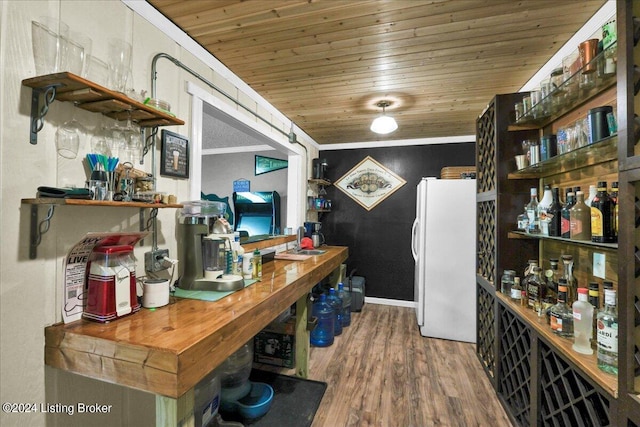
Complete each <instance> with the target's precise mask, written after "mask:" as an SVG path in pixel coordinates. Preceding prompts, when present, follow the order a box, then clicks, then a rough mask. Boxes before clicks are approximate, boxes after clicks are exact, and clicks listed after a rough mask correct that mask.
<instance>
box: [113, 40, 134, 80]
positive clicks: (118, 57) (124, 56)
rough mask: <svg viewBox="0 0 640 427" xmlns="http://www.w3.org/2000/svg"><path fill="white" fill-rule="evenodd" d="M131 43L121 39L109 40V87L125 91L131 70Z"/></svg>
mask: <svg viewBox="0 0 640 427" xmlns="http://www.w3.org/2000/svg"><path fill="white" fill-rule="evenodd" d="M131 51H132V48H131V44H130V43H128V42H126V41H124V40H122V39H110V40H109V72H110V73H109V87H110V88H111V89H112V90H115V91H117V92H125V90H126V87H127V77H128V76H129V72H130V70H131Z"/></svg>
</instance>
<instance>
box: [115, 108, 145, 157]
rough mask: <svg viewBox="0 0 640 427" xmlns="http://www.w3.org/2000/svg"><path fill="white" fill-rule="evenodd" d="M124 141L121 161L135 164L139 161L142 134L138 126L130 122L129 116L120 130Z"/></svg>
mask: <svg viewBox="0 0 640 427" xmlns="http://www.w3.org/2000/svg"><path fill="white" fill-rule="evenodd" d="M122 133H123V138H124V141H125V145H124V149H123V153H122V154H121V159H120V160H121V161H123V162H129V163H131V164H135V163H136V162H138V161H140V158H141V155H142V134H141V132H140V128H139V127H138V126H134V125H133V123H132V122H131V116H129V118H128V119H127V125H126V126H125V127H124V128H123V130H122Z"/></svg>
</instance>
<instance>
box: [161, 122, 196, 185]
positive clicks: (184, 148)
mask: <svg viewBox="0 0 640 427" xmlns="http://www.w3.org/2000/svg"><path fill="white" fill-rule="evenodd" d="M160 139H161V141H162V145H161V151H160V153H161V154H160V175H164V176H175V177H178V178H189V140H188V139H187V138H186V137H184V136H182V135H178V134H177V133H174V132H170V131H168V130H165V129H163V130H162V133H161V138H160Z"/></svg>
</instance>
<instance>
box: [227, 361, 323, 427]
mask: <svg viewBox="0 0 640 427" xmlns="http://www.w3.org/2000/svg"><path fill="white" fill-rule="evenodd" d="M249 380H250V381H253V382H262V383H267V384H269V385H270V386H271V387H273V391H274V398H273V403H272V405H271V409H269V412H267V413H266V414H264V415H263V416H262V417H260V418H256V419H252V420H243V419H241V418H240V417H239V416H238V414H231V413H227V412H222V411H221V412H220V415H221V416H222V419H223V420H225V421H239V422H241V423H243V424H244V425H245V426H256V427H304V426H307V427H308V426H310V425H311V422H312V421H313V417H314V416H315V413H316V411H317V410H318V407H319V406H320V401H321V400H322V396H324V392H325V390H326V389H327V383H323V382H320V381H312V380H305V379H302V378H296V377H290V376H287V375H280V374H275V373H273V372H267V371H261V370H258V369H254V370H252V371H251V376H250V377H249Z"/></svg>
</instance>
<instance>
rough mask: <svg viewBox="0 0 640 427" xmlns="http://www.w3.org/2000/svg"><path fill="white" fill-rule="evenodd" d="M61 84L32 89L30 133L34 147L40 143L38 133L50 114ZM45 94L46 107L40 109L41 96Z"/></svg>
mask: <svg viewBox="0 0 640 427" xmlns="http://www.w3.org/2000/svg"><path fill="white" fill-rule="evenodd" d="M58 86H61V85H60V84H54V85H50V86H45V87H43V88H34V89H31V126H30V129H29V131H30V133H29V142H30V143H31V144H32V145H36V144H37V143H38V132H40V131H41V130H42V127H43V126H44V116H46V115H47V113H48V112H49V105H51V104H52V103H53V101H55V99H56V90H57V89H56V88H57V87H58ZM43 93H44V105H43V106H42V108H40V95H41V94H43Z"/></svg>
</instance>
